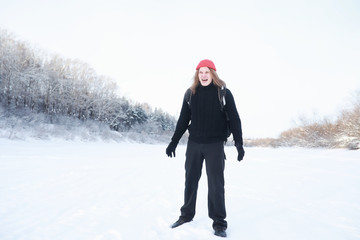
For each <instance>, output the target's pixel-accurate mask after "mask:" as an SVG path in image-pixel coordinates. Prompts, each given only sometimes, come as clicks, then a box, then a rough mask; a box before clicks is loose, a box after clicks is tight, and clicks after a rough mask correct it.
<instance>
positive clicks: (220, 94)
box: [185, 86, 231, 138]
mask: <svg viewBox="0 0 360 240" xmlns="http://www.w3.org/2000/svg"><path fill="white" fill-rule="evenodd" d="M191 96H192V92H191V89H190V88H189V89H188V90H187V91H186V93H185V101H186V102H187V104H188V105H189V107H190V106H191ZM225 96H226V87H225V86H221V87H218V97H219V101H220V107H221V111H223V112H224V113H225V117H226V131H227V132H226V138H228V137H230V135H231V131H230V124H229V116H228V114H227V112H226V111H225V105H226V100H225Z"/></svg>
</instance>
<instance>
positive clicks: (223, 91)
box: [218, 86, 226, 110]
mask: <svg viewBox="0 0 360 240" xmlns="http://www.w3.org/2000/svg"><path fill="white" fill-rule="evenodd" d="M218 96H219V101H220V106H221V110H224V107H225V105H226V100H225V96H226V87H225V86H221V87H218Z"/></svg>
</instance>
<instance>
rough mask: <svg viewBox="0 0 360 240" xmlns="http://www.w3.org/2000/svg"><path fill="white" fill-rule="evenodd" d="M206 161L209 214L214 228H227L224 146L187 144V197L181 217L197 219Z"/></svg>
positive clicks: (219, 144) (219, 143)
mask: <svg viewBox="0 0 360 240" xmlns="http://www.w3.org/2000/svg"><path fill="white" fill-rule="evenodd" d="M204 159H205V165H206V174H207V180H208V212H209V217H210V218H211V219H213V221H214V222H213V228H216V227H222V228H225V229H226V228H227V222H226V221H225V218H226V210H225V196H224V193H225V189H224V168H225V153H224V143H223V142H218V143H210V144H199V143H195V142H193V141H191V140H189V141H188V144H187V150H186V162H185V171H186V173H185V194H184V205H183V206H182V207H181V217H183V218H185V219H187V220H191V219H193V217H194V216H195V205H196V195H197V190H198V183H199V180H200V177H201V170H202V165H203V162H204Z"/></svg>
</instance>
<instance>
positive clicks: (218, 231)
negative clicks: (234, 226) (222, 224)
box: [214, 228, 226, 237]
mask: <svg viewBox="0 0 360 240" xmlns="http://www.w3.org/2000/svg"><path fill="white" fill-rule="evenodd" d="M214 234H215V235H216V236H219V237H226V232H225V228H215V233H214Z"/></svg>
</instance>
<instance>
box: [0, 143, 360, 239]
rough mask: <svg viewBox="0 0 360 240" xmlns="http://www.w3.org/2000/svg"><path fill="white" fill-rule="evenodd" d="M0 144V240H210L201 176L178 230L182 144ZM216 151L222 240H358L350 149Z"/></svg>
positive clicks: (358, 162) (358, 195)
mask: <svg viewBox="0 0 360 240" xmlns="http://www.w3.org/2000/svg"><path fill="white" fill-rule="evenodd" d="M165 148H166V146H165V145H146V144H143V145H142V144H136V143H126V142H124V143H115V142H107V143H106V142H77V141H58V140H49V141H37V140H26V141H11V140H7V139H0V239H2V240H8V239H26V240H32V239H46V240H56V239H61V240H64V239H66V240H71V239H74V240H82V239H84V240H91V239H94V240H102V239H136V240H137V239H166V240H173V239H196V240H199V239H219V237H216V236H214V235H213V231H212V228H211V224H212V222H211V220H210V219H209V218H208V217H207V199H206V197H207V186H206V174H205V172H204V174H203V177H202V179H201V182H200V186H199V192H198V204H197V214H196V216H195V218H194V221H192V222H191V223H188V224H185V225H183V226H181V227H179V228H176V229H171V228H170V227H169V226H170V225H171V224H172V223H173V222H174V221H176V220H177V218H178V216H179V213H180V211H179V208H180V207H181V205H182V203H183V186H184V154H185V146H179V147H178V149H177V155H176V156H177V157H176V158H168V157H167V156H166V155H165ZM245 150H246V155H245V160H244V161H242V162H241V163H239V162H237V161H236V160H235V159H236V150H235V148H233V147H227V148H226V154H227V158H228V160H227V161H226V169H225V175H226V206H227V213H228V217H227V220H228V224H229V227H228V231H227V233H228V238H229V239H242V240H245V239H248V240H257V239H259V240H264V239H276V240H281V239H284V240H290V239H291V240H297V239H298V240H303V239H306V240H311V239H314V240H319V239H331V240H334V239H338V240H342V239H348V240H351V239H360V151H348V150H320V149H294V148H284V149H267V148H246V149H245Z"/></svg>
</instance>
